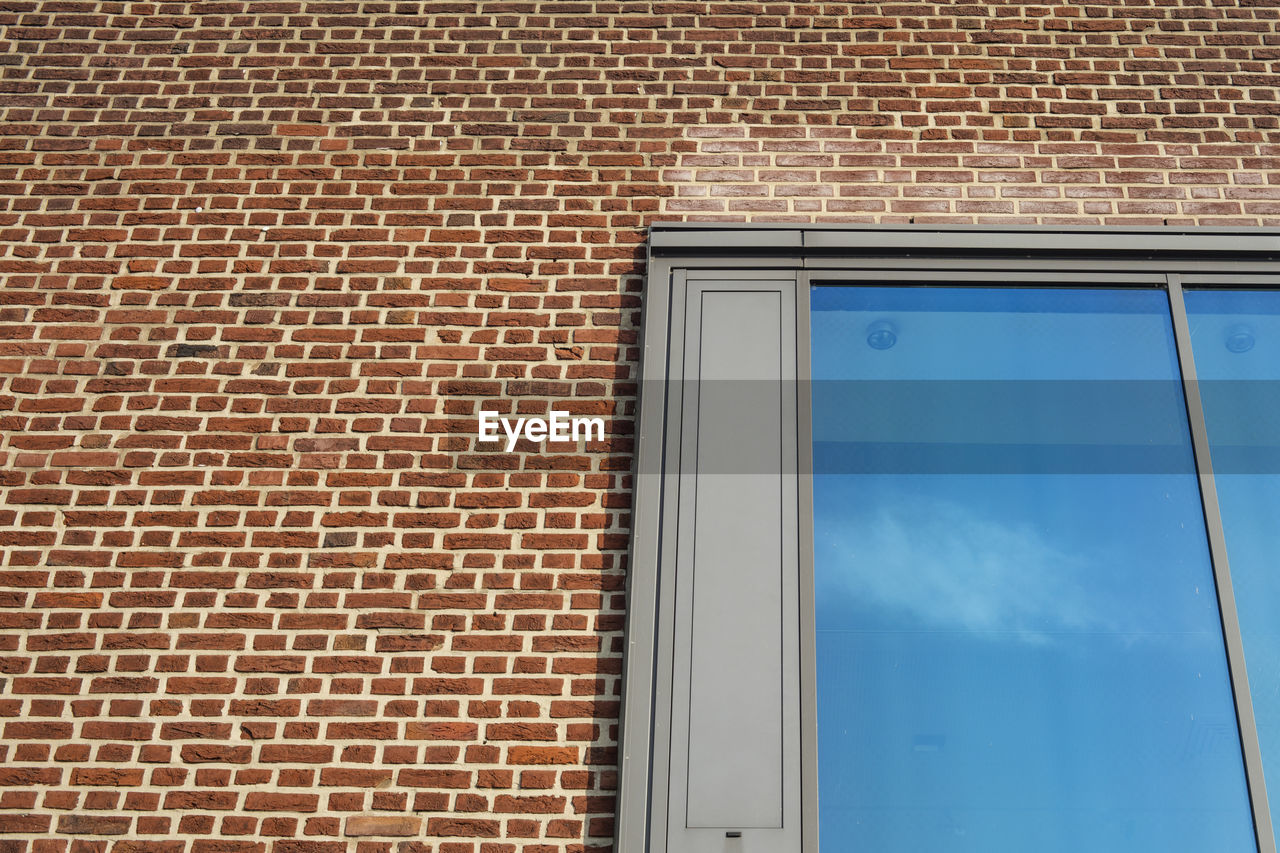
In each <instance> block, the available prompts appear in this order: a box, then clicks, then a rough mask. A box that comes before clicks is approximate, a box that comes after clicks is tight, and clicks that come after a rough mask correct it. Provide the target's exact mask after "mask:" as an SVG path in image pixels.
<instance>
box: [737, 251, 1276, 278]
mask: <svg viewBox="0 0 1280 853" xmlns="http://www.w3.org/2000/svg"><path fill="white" fill-rule="evenodd" d="M1277 261H1280V257H1278V258H1277V259H1276V260H1270V261H1269V260H1258V259H1256V258H1255V259H1243V260H1242V259H1239V258H1238V257H1237V256H1234V255H1233V256H1232V258H1231V260H1230V261H1229V262H1227V263H1225V264H1224V262H1223V261H1221V260H1217V261H1214V260H1208V261H1206V260H1202V259H1200V258H1198V257H1195V258H1193V257H1188V258H1178V259H1176V260H1175V259H1170V258H1168V257H1158V258H1133V257H1126V256H1123V255H1117V256H1114V257H1103V258H1090V257H1089V256H1088V255H1083V254H1082V255H1079V256H1072V257H1055V256H1048V257H1033V256H1030V255H1023V256H1014V254H1013V253H1010V254H1009V255H1005V256H1004V257H998V256H992V257H965V258H958V257H922V256H916V255H910V254H898V255H895V254H893V253H889V252H886V253H885V254H884V255H882V256H879V257H875V256H870V255H868V256H866V257H857V258H853V257H850V256H848V255H845V256H838V255H829V256H823V257H812V256H811V257H806V258H805V260H804V264H803V266H804V268H805V269H811V270H917V269H918V270H950V271H955V272H957V273H960V274H973V273H975V272H994V273H1000V274H1003V273H1004V272H1005V271H1018V270H1045V271H1053V270H1061V271H1063V272H1068V273H1072V272H1074V273H1080V272H1086V271H1095V272H1099V273H1106V274H1111V273H1116V272H1123V273H1137V274H1149V273H1152V272H1156V271H1173V270H1182V271H1184V272H1204V273H1210V274H1212V273H1221V272H1222V271H1223V270H1224V269H1225V268H1228V267H1229V268H1230V269H1231V270H1233V271H1235V272H1249V271H1256V272H1258V273H1272V274H1274V273H1275V270H1276V263H1277ZM737 263H741V264H744V265H747V264H750V263H751V261H750V259H747V258H740V259H739V260H738V261H737ZM997 283H998V282H997Z"/></svg>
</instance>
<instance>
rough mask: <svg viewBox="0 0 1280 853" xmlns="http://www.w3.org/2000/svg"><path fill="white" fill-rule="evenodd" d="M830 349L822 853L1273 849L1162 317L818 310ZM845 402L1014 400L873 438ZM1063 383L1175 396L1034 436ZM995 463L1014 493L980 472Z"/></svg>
mask: <svg viewBox="0 0 1280 853" xmlns="http://www.w3.org/2000/svg"><path fill="white" fill-rule="evenodd" d="M877 322H879V323H882V324H883V323H887V324H889V325H890V326H891V328H892V329H893V330H894V332H895V334H896V340H895V341H894V343H893V346H891V347H887V348H882V349H877V348H875V347H874V346H870V345H869V344H868V340H867V336H866V335H865V334H864V333H863V330H865V329H867V328H868V327H869V326H871V324H873V323H877ZM812 329H813V365H814V370H813V373H814V380H815V383H814V399H815V402H814V417H815V423H814V435H815V440H816V443H815V472H816V476H815V478H814V497H815V585H816V593H817V602H818V604H817V628H818V698H819V712H818V713H819V721H818V740H819V776H820V779H819V809H820V843H821V845H822V849H823V850H824V851H826V853H832V851H844V850H850V851H854V850H856V851H863V850H874V851H877V853H897V851H903V853H916V851H930V853H933V851H937V853H948V851H955V853H965V852H966V851H975V853H976V851H983V853H1001V852H1002V851H1009V853H1012V852H1013V851H1025V850H1028V849H1035V850H1037V851H1047V853H1057V851H1061V853H1067V851H1072V853H1078V851H1081V850H1086V849H1087V850H1090V851H1102V853H1107V851H1115V853H1120V851H1125V853H1135V851H1157V850H1159V851H1161V853H1169V852H1170V851H1172V853H1178V851H1186V853H1191V851H1197V852H1198V853H1209V851H1213V853H1218V851H1233V850H1234V851H1246V850H1251V849H1254V847H1255V845H1254V840H1253V830H1252V822H1251V820H1250V817H1249V811H1248V802H1247V795H1246V789H1245V783H1244V774H1243V766H1242V762H1241V757H1240V748H1239V741H1238V737H1237V735H1236V730H1235V717H1234V711H1233V706H1232V702H1231V694H1230V689H1229V684H1228V679H1227V670H1226V660H1225V653H1224V651H1223V644H1222V638H1221V631H1220V627H1219V622H1218V610H1217V603H1216V597H1215V591H1214V587H1213V580H1212V573H1211V570H1210V566H1209V559H1208V549H1207V546H1206V543H1205V536H1204V527H1203V520H1202V515H1201V508H1200V503H1199V493H1198V490H1197V484H1196V480H1195V477H1194V475H1193V463H1192V457H1191V451H1190V445H1189V439H1188V437H1187V430H1186V419H1185V412H1184V411H1183V410H1181V408H1180V407H1181V398H1180V394H1179V392H1178V391H1177V383H1176V380H1177V366H1176V357H1175V355H1174V351H1173V343H1172V334H1171V332H1170V330H1169V321H1168V308H1167V302H1166V300H1165V296H1164V294H1163V293H1160V292H1155V291H1119V290H1087V291H1086V290H1040V289H1034V290H1033V289H1018V290H1008V289H999V290H998V289H961V288H897V287H883V288H881V287H862V288H818V289H817V290H815V295H814V313H813V324H812ZM975 330H978V333H976V334H975ZM851 380H857V381H861V380H875V381H882V380H883V381H886V382H887V383H902V382H927V383H939V382H940V383H941V385H942V386H945V385H947V384H948V383H950V382H961V383H972V382H980V383H996V386H995V387H998V388H1000V389H1001V390H1000V391H999V392H998V393H994V394H992V393H987V392H986V391H983V392H982V393H978V394H970V391H969V390H966V391H965V394H969V396H970V398H971V399H972V400H974V401H982V402H983V405H978V404H977V402H975V403H974V404H973V405H966V404H965V403H964V400H965V394H961V395H960V396H958V397H957V396H955V395H952V394H949V393H948V392H945V391H944V392H942V393H941V395H938V394H934V393H933V391H932V390H930V387H929V386H920V387H921V388H925V393H917V392H916V391H913V392H912V393H908V394H889V395H884V397H883V399H880V400H878V401H877V400H872V401H870V403H877V404H878V405H880V406H881V411H878V412H877V413H876V415H875V417H874V418H868V417H866V416H865V414H864V415H862V416H860V415H859V414H858V412H857V411H855V408H865V407H866V406H868V405H869V401H868V400H867V399H866V398H865V397H864V398H862V399H860V400H859V399H857V395H853V396H849V395H845V394H842V393H840V392H836V391H834V390H833V389H836V388H837V387H838V386H839V385H840V384H841V383H845V382H848V381H851ZM1057 382H1067V383H1069V384H1070V385H1071V386H1073V387H1077V388H1088V387H1089V385H1088V383H1091V382H1106V383H1114V382H1140V383H1145V385H1144V387H1151V388H1159V389H1160V390H1159V393H1158V394H1156V395H1155V396H1154V397H1152V396H1150V395H1142V394H1138V395H1133V396H1132V397H1130V398H1128V399H1129V400H1130V402H1128V403H1126V402H1125V400H1126V398H1125V397H1124V396H1123V395H1121V396H1120V397H1118V398H1117V397H1116V396H1115V395H1111V398H1110V402H1109V404H1108V410H1107V411H1106V412H1097V413H1093V415H1092V416H1091V415H1090V413H1089V412H1083V413H1080V412H1078V413H1075V414H1071V413H1067V414H1064V415H1062V416H1059V417H1054V418H1051V419H1045V418H1042V417H1041V416H1040V415H1038V414H1037V412H1036V411H1033V410H1032V407H1034V406H1035V405H1036V402H1035V401H1036V400H1037V399H1043V398H1044V397H1045V391H1044V387H1043V386H1044V385H1045V384H1048V385H1049V387H1050V388H1053V387H1064V388H1065V387H1067V386H1065V385H1064V386H1054V385H1053V383H1057ZM999 383H1009V384H1008V385H1001V384H999ZM824 387H826V388H827V389H829V390H833V393H831V394H829V395H827V396H826V397H824V390H823V389H824ZM886 387H888V385H886ZM917 391H919V389H918V388H917ZM1086 396H1087V394H1086ZM1153 400H1154V402H1153ZM833 401H834V402H833ZM992 401H995V403H994V404H992ZM895 422H896V423H899V424H902V425H903V429H902V430H901V431H899V432H897V433H896V434H892V435H888V437H889V438H899V439H900V440H899V441H898V442H896V443H895V446H894V447H893V448H892V453H891V454H888V455H886V454H885V452H884V448H885V441H886V434H884V433H885V429H884V425H886V424H887V425H890V426H891V425H892V424H893V423H895ZM1099 423H1103V427H1102V428H1101V429H1099V428H1098V424H1099ZM868 425H870V426H868ZM953 425H954V427H955V431H957V432H963V433H964V442H963V443H962V444H958V445H949V443H948V438H947V437H948V436H949V435H951V434H952V433H953V430H952V426H953ZM988 427H989V428H988ZM889 432H890V433H892V432H893V430H891V429H890V430H889ZM903 437H905V439H906V440H905V441H902V440H901V439H902V438H903ZM984 437H985V439H986V442H987V443H988V444H989V445H992V446H993V447H994V448H995V449H996V451H997V452H998V451H999V450H1000V449H1001V447H1002V442H1008V443H1009V444H1010V446H1013V445H1016V446H1017V447H1018V448H1019V453H1020V454H1023V455H1020V456H1018V457H1016V458H1017V459H1018V460H1019V466H1020V467H1018V468H1015V469H1012V470H1011V469H1009V468H1008V467H1004V468H1000V469H999V473H994V472H989V471H983V470H981V468H980V467H977V468H975V466H974V464H973V458H972V456H971V449H972V447H973V446H974V445H975V444H982V443H983V441H984ZM1152 441H1154V442H1155V443H1157V444H1159V445H1160V446H1161V447H1162V448H1163V450H1162V454H1161V456H1160V459H1161V460H1162V461H1161V462H1160V464H1159V465H1158V466H1156V467H1155V468H1140V469H1137V470H1124V468H1125V466H1118V467H1119V468H1120V469H1121V470H1107V469H1106V467H1105V466H1102V467H1098V466H1094V467H1093V468H1090V469H1089V470H1090V473H1087V474H1079V473H1072V468H1071V464H1072V463H1071V461H1070V460H1071V456H1070V454H1068V455H1067V456H1065V457H1064V456H1063V455H1062V454H1061V453H1060V452H1059V451H1060V450H1061V449H1062V448H1063V447H1068V446H1077V445H1079V446H1086V447H1102V448H1105V449H1107V451H1108V452H1109V453H1112V456H1110V457H1098V458H1125V457H1126V456H1128V455H1130V454H1129V452H1128V450H1126V448H1132V449H1133V450H1134V451H1135V452H1139V451H1141V450H1142V449H1143V446H1144V443H1145V444H1150V443H1151V442H1152ZM902 445H905V446H906V447H907V451H906V452H904V451H903V447H902ZM917 445H920V446H924V445H927V446H928V447H929V453H928V454H927V458H928V460H929V464H928V466H926V467H923V468H921V467H916V466H915V465H914V462H913V460H916V459H918V458H920V457H918V456H915V455H913V453H912V451H911V448H912V447H914V446H917ZM989 449H991V448H990V447H989V448H988V450H989ZM1041 450H1043V451H1044V454H1047V456H1044V455H1043V454H1042V453H1041ZM953 451H954V453H955V458H957V459H962V460H963V462H962V464H959V465H957V467H956V468H955V469H954V470H951V471H949V470H948V469H947V467H946V460H947V459H948V458H951V457H949V455H948V454H951V453H952V452H953ZM1117 451H1118V453H1117ZM1042 456H1043V458H1042ZM850 459H853V460H858V461H857V464H850ZM885 459H889V460H890V463H888V464H886V463H885V462H884V460H885ZM1045 459H1048V460H1049V461H1048V462H1045V461H1044V460H1045ZM1064 459H1065V460H1066V461H1065V462H1064ZM895 465H896V466H899V469H898V470H895ZM862 471H870V472H874V473H859V472H862ZM824 472H839V473H824Z"/></svg>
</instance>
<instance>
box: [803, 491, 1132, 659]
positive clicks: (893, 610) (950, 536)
mask: <svg viewBox="0 0 1280 853" xmlns="http://www.w3.org/2000/svg"><path fill="white" fill-rule="evenodd" d="M821 529H823V530H824V531H825V532H826V533H827V536H825V537H823V540H824V541H820V542H818V543H817V547H818V551H819V553H818V560H819V561H820V562H822V563H823V564H824V565H825V566H826V567H827V568H826V569H825V570H824V571H823V572H821V573H820V575H819V577H820V578H821V579H822V585H823V586H825V587H827V588H826V589H819V590H818V592H819V600H820V601H821V600H822V596H823V595H824V594H826V595H835V596H840V597H846V596H847V597H849V598H851V599H853V600H854V601H856V602H857V604H858V609H859V610H863V611H864V612H865V611H866V610H870V609H874V610H876V611H880V613H881V614H882V617H881V618H888V619H889V620H891V621H893V622H895V623H896V624H897V625H898V626H899V627H900V626H901V616H902V615H907V616H909V617H911V618H912V619H914V620H915V621H917V622H919V623H921V624H920V627H922V628H925V629H933V630H963V631H975V632H1011V633H1015V634H1018V635H1019V636H1020V637H1021V638H1022V639H1023V640H1026V641H1028V642H1043V641H1046V640H1047V639H1048V637H1047V636H1046V635H1047V634H1052V633H1056V632H1063V631H1114V630H1119V628H1120V625H1121V624H1123V623H1124V622H1125V621H1128V620H1125V619H1124V617H1123V614H1122V613H1120V612H1116V611H1115V610H1114V608H1115V607H1116V606H1118V604H1119V602H1114V601H1107V600H1100V596H1099V595H1098V589H1096V587H1095V588H1092V589H1090V588H1089V587H1090V585H1091V584H1092V583H1094V579H1096V574H1097V573H1096V568H1097V567H1096V560H1095V559H1091V558H1090V557H1088V556H1086V555H1083V554H1081V553H1079V552H1078V551H1077V552H1076V553H1066V552H1064V551H1062V550H1060V549H1058V548H1056V547H1055V546H1054V545H1052V544H1051V543H1050V542H1048V541H1046V539H1045V538H1044V537H1043V536H1042V535H1041V534H1040V533H1038V532H1037V531H1036V530H1035V529H1033V528H1032V527H1031V526H1029V525H1020V524H1010V523H1004V522H1000V521H996V520H992V519H991V518H986V517H983V516H981V515H979V514H977V513H975V512H973V511H972V510H970V509H968V508H966V507H964V506H962V505H960V504H957V503H952V502H949V501H942V500H937V499H911V500H904V501H898V502H895V503H893V504H892V505H886V506H882V507H881V508H879V509H878V510H877V511H875V512H874V513H871V514H868V515H866V516H864V517H854V518H849V519H845V520H843V523H837V524H824V525H821ZM1105 598H1107V599H1109V598H1110V597H1109V596H1107V597H1105ZM837 621H843V620H837ZM874 621H877V622H878V621H881V620H880V619H879V618H877V619H874ZM841 627H854V626H844V625H842V626H841ZM858 627H873V626H858Z"/></svg>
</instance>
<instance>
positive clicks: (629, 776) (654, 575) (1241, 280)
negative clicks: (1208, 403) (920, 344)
mask: <svg viewBox="0 0 1280 853" xmlns="http://www.w3.org/2000/svg"><path fill="white" fill-rule="evenodd" d="M690 276H693V277H695V278H698V279H716V278H721V279H724V280H726V281H727V280H744V279H772V280H780V279H786V280H790V281H793V282H794V287H795V289H796V290H795V295H796V301H795V316H796V337H795V339H796V346H797V353H796V370H797V380H798V381H797V383H796V386H797V392H796V393H797V399H796V412H797V421H798V436H797V438H798V441H797V450H798V456H799V460H798V461H799V467H798V472H797V473H798V478H799V481H798V482H799V488H798V490H797V491H798V502H799V534H800V535H799V537H798V539H799V542H798V545H799V571H800V579H799V594H800V608H801V613H800V629H801V630H800V638H799V654H800V658H799V679H800V687H801V699H800V717H799V719H800V725H799V731H798V732H797V734H798V736H799V739H800V767H799V771H800V772H799V779H800V791H799V796H800V809H799V819H800V827H799V830H800V839H801V847H800V849H801V850H802V851H803V853H816V851H817V849H818V848H817V843H816V839H817V825H818V812H817V746H816V732H817V723H816V707H815V690H814V684H815V674H816V673H815V660H816V642H815V638H814V633H813V553H812V541H813V540H812V530H813V506H812V490H811V489H810V488H809V485H808V481H807V480H806V477H808V476H809V475H811V474H812V471H811V465H812V449H811V429H810V424H809V411H810V401H809V399H808V383H807V381H805V380H807V379H808V377H809V375H810V372H809V368H810V365H809V345H810V343H809V325H808V324H809V294H810V292H811V288H812V287H813V286H815V285H819V284H822V283H826V282H829V283H831V284H841V283H843V284H848V283H851V282H856V281H858V280H874V281H878V282H887V281H899V282H902V283H904V284H905V283H908V282H910V283H928V282H931V281H936V282H938V283H940V284H941V283H949V284H956V285H964V284H971V285H975V286H976V285H979V284H981V285H983V286H988V287H993V286H994V287H999V286H1005V285H1007V286H1011V287H1017V286H1027V285H1047V286H1053V285H1061V286H1069V287H1079V288H1090V287H1108V288H1115V287H1137V288H1143V289H1148V288H1150V289H1160V290H1165V291H1166V292H1167V293H1168V298H1169V303H1170V314H1171V317H1172V322H1173V330H1174V337H1175V341H1176V344H1177V352H1178V361H1179V366H1180V369H1181V373H1182V383H1183V391H1184V397H1185V401H1186V406H1187V413H1188V419H1189V424H1190V428H1191V436H1192V445H1193V449H1194V452H1195V464H1196V472H1197V475H1198V478H1199V484H1200V492H1201V498H1202V505H1203V509H1204V515H1205V527H1206V532H1207V536H1208V543H1209V550H1210V556H1211V560H1212V568H1213V573H1214V579H1215V583H1216V587H1217V595H1218V604H1219V612H1220V614H1221V618H1222V624H1223V636H1224V641H1225V645H1226V650H1227V659H1228V667H1229V672H1230V676H1231V689H1232V693H1233V697H1234V701H1235V706H1236V717H1237V722H1238V726H1239V733H1240V738H1241V743H1242V746H1243V754H1244V763H1245V773H1246V779H1247V783H1248V789H1249V797H1250V805H1251V810H1252V813H1253V820H1254V827H1255V832H1256V835H1257V839H1258V850H1259V853H1276V842H1275V833H1274V831H1273V827H1272V826H1271V819H1270V811H1269V809H1268V807H1267V794H1266V789H1265V784H1264V782H1263V776H1262V763H1261V751H1260V748H1259V745H1258V736H1257V729H1256V725H1255V723H1254V718H1253V708H1252V703H1251V700H1250V695H1249V685H1248V678H1247V673H1246V671H1245V666H1244V656H1243V654H1244V652H1243V644H1242V639H1241V634H1240V626H1239V622H1238V620H1237V616H1236V607H1235V598H1234V594H1233V591H1232V586H1231V574H1230V565H1229V561H1228V559H1227V551H1226V542H1225V537H1224V533H1223V526H1222V519H1221V515H1220V509H1219V505H1218V497H1217V491H1216V487H1215V484H1214V475H1213V469H1212V461H1211V457H1210V451H1209V440H1208V435H1207V431H1206V426H1205V416H1204V411H1203V407H1202V403H1201V399H1200V392H1199V387H1198V384H1197V382H1196V376H1195V362H1194V359H1193V358H1192V355H1191V337H1190V327H1189V323H1188V319H1187V314H1186V308H1185V304H1184V302H1183V296H1182V294H1183V290H1184V288H1188V287H1194V288H1215V287H1220V288H1230V289H1248V288H1258V289H1276V290H1280V231H1276V230H1273V229H1244V228H1093V227H1090V228H1060V229H1048V228H1033V227H1017V228H983V227H976V226H931V227H928V228H925V227H908V226H866V225H859V226H844V225H831V226H823V225H803V226H797V225H785V224H783V225H777V226H768V225H759V224H752V225H746V226H744V225H725V224H720V223H663V224H657V225H654V226H652V227H651V229H650V235H649V243H648V266H647V279H646V282H645V290H644V300H643V305H642V349H641V368H640V370H641V383H640V385H641V388H642V391H641V394H640V399H639V408H638V418H637V428H636V443H635V460H634V468H633V472H632V484H633V496H632V533H631V549H630V554H629V560H628V569H627V577H626V598H627V623H626V636H625V643H624V662H623V664H624V666H623V679H622V696H621V719H620V728H619V747H620V750H619V774H618V795H617V818H616V824H615V836H614V840H615V850H616V851H618V853H658V851H661V850H667V849H672V850H674V849H676V848H669V846H668V844H667V843H666V839H665V833H664V831H662V830H659V831H652V827H653V826H654V825H656V824H655V815H656V816H657V818H656V820H658V821H659V822H664V821H665V814H666V800H665V798H666V796H667V790H668V789H667V780H666V778H665V774H666V772H667V759H666V757H665V756H664V755H663V754H662V751H663V749H664V748H669V743H670V726H669V725H668V724H669V720H670V716H671V713H670V710H669V709H670V700H671V695H672V687H671V672H670V670H671V657H672V654H673V649H672V647H671V643H670V637H664V631H663V628H662V625H663V623H664V619H665V620H670V619H671V618H672V616H673V614H672V613H671V610H672V608H673V604H672V602H671V601H670V595H669V592H670V591H669V590H665V589H661V588H660V584H659V578H660V574H661V573H660V569H661V568H662V565H663V564H664V561H670V560H673V555H672V552H671V547H672V543H671V542H670V541H664V538H663V520H664V517H667V516H669V514H670V513H671V512H672V508H671V506H669V505H668V502H669V501H670V500H671V493H672V492H673V491H675V487H676V483H678V480H677V479H673V478H679V477H680V464H681V459H680V437H679V435H676V434H675V432H676V431H674V430H672V429H671V426H670V424H671V418H672V416H673V412H672V408H673V400H672V397H671V394H670V391H671V389H672V387H674V385H678V383H679V381H680V379H679V377H680V376H681V374H680V372H679V370H680V362H681V353H682V347H683V340H684V335H683V325H682V322H683V316H682V313H681V312H682V311H683V306H684V299H685V291H686V288H687V284H688V282H689V280H690ZM675 407H676V408H677V409H678V404H675ZM677 414H678V413H677ZM671 538H673V537H668V540H669V539H671ZM664 594H666V597H665V598H664ZM667 633H669V631H668V632H667ZM663 702H665V703H666V706H665V708H664V706H663ZM664 716H665V717H666V718H667V719H666V720H664ZM659 798H662V800H661V802H657V800H658V799H659ZM664 825H665V823H664Z"/></svg>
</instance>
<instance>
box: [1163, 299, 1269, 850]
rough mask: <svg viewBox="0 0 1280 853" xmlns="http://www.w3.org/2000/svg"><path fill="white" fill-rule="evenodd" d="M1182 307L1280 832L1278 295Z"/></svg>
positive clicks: (1204, 301) (1203, 301) (1199, 301)
mask: <svg viewBox="0 0 1280 853" xmlns="http://www.w3.org/2000/svg"><path fill="white" fill-rule="evenodd" d="M1185 298H1186V304H1187V319H1188V321H1189V323H1190V326H1191V345H1192V351H1193V353H1194V354H1195V360H1196V376H1197V378H1198V379H1199V380H1200V397H1201V400H1202V401H1203V403H1204V410H1205V423H1206V425H1207V427H1208V431H1209V444H1210V455H1211V456H1212V458H1213V468H1214V480H1215V482H1216V484H1217V487H1218V503H1219V506H1220V508H1221V510H1222V527H1223V532H1224V534H1225V536H1226V540H1227V560H1228V561H1229V563H1230V564H1231V584H1232V586H1233V587H1234V589H1235V601H1236V612H1237V615H1238V616H1239V619H1240V636H1241V639H1242V640H1243V642H1244V658H1245V668H1246V670H1247V671H1248V673H1249V691H1250V693H1251V694H1252V697H1253V714H1254V719H1255V721H1256V722H1257V724H1258V742H1259V746H1260V747H1261V749H1262V766H1263V775H1264V777H1265V779H1266V782H1267V787H1268V794H1269V799H1270V802H1271V822H1272V824H1273V825H1280V563H1278V562H1277V561H1278V559H1280V293H1277V292H1274V291H1203V290H1202V291H1188V292H1187V293H1186V294H1185Z"/></svg>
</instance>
